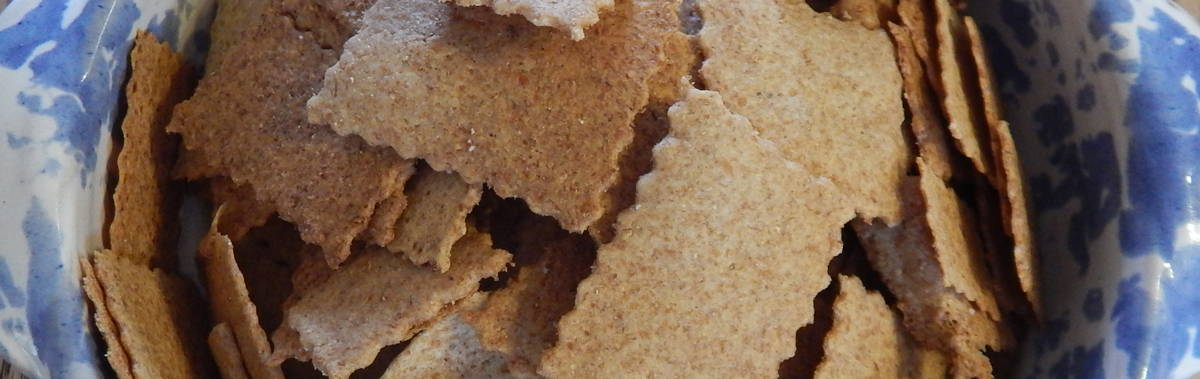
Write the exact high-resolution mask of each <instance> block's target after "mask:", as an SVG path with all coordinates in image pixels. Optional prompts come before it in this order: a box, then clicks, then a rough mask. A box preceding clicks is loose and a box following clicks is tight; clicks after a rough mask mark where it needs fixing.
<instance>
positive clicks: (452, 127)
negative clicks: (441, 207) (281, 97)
mask: <svg viewBox="0 0 1200 379" xmlns="http://www.w3.org/2000/svg"><path fill="white" fill-rule="evenodd" d="M676 4H678V3H677V2H676V1H651V0H621V1H618V2H617V3H616V5H615V6H614V9H613V10H611V11H609V12H608V13H606V15H605V17H604V18H603V19H602V20H600V22H599V23H597V24H596V25H595V26H593V27H592V28H591V30H592V32H591V35H590V36H589V37H588V38H587V39H584V40H582V41H571V40H570V39H568V38H566V36H563V35H561V34H560V33H558V32H557V31H553V30H547V29H542V28H537V27H535V26H533V25H529V24H528V23H525V22H524V21H522V20H513V19H511V18H504V17H501V16H497V15H494V14H488V13H484V14H482V15H475V16H477V18H482V19H483V20H477V19H475V18H468V17H462V16H461V15H460V13H462V12H464V9H458V8H455V7H453V6H450V5H446V4H442V3H440V2H438V1H437V0H415V1H410V0H382V1H380V2H378V3H376V5H375V6H374V7H372V8H371V9H370V10H368V11H367V15H366V16H364V25H365V26H364V28H363V30H362V31H361V32H360V33H358V34H357V35H356V36H354V38H352V39H351V40H350V41H348V42H347V48H346V52H345V53H344V54H342V57H341V60H339V61H338V63H337V65H335V66H333V67H332V68H330V69H329V71H328V72H327V73H326V75H325V86H324V88H323V89H322V90H321V92H320V93H319V94H317V96H314V97H313V98H312V99H311V100H309V103H308V115H309V120H310V121H313V122H318V123H330V124H331V125H332V127H333V129H334V130H337V131H338V132H339V133H342V134H356V135H360V136H362V137H363V138H365V139H366V140H367V141H368V142H370V143H372V144H378V145H387V146H391V147H392V148H394V149H395V150H396V151H397V152H399V154H400V155H401V156H403V157H406V158H423V159H425V160H426V162H428V163H429V165H430V166H431V167H433V169H435V170H438V171H453V172H456V173H458V174H459V175H461V176H462V177H463V179H464V180H465V181H466V182H468V183H471V184H480V183H483V182H486V183H487V184H488V185H489V186H490V187H491V188H492V189H493V190H494V191H495V192H496V193H497V194H498V195H500V196H502V197H520V198H522V199H524V200H525V201H526V202H528V204H529V208H530V209H531V210H533V211H534V212H536V213H538V214H543V215H549V216H553V217H555V218H556V219H558V220H559V222H560V223H561V224H562V225H563V226H564V228H566V229H568V230H571V231H576V232H580V231H583V230H584V229H586V228H587V227H588V226H589V225H590V224H591V223H592V222H593V221H595V220H596V219H597V218H598V217H600V214H601V212H603V208H602V202H601V196H602V195H603V193H604V191H605V190H607V189H608V187H609V186H610V185H611V184H612V182H613V181H614V180H615V179H616V176H617V170H618V168H617V159H618V155H619V154H620V152H621V151H622V150H623V149H624V147H625V146H626V145H628V144H629V141H630V140H631V139H632V135H633V131H632V129H631V128H630V125H631V124H632V123H633V118H634V116H635V115H636V114H637V113H638V112H639V111H640V110H641V109H642V107H643V106H645V105H646V103H647V101H648V100H647V98H648V91H649V90H648V82H649V81H650V80H651V78H652V77H653V76H654V75H655V74H656V73H657V72H659V70H660V66H662V65H663V63H664V62H663V49H664V47H663V45H664V44H665V43H666V42H665V40H666V38H667V35H668V34H669V33H671V32H674V31H675V30H676V28H677V27H678V20H677V16H676V14H675V5H676ZM598 63H603V64H598ZM397 104H403V106H397ZM564 157H586V158H587V159H564Z"/></svg>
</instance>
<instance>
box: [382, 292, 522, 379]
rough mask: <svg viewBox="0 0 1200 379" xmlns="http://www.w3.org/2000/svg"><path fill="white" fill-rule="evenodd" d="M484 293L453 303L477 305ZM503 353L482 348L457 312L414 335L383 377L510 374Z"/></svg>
mask: <svg viewBox="0 0 1200 379" xmlns="http://www.w3.org/2000/svg"><path fill="white" fill-rule="evenodd" d="M484 298H485V296H484V295H483V294H479V293H477V294H475V295H472V296H471V297H468V298H466V299H463V300H462V301H461V302H460V304H455V307H459V308H462V309H464V310H466V309H472V308H475V307H478V306H479V305H480V304H481V303H482V302H483V301H484ZM507 364H508V358H507V357H506V355H505V354H503V353H499V352H496V351H493V350H489V349H487V348H485V347H484V346H483V345H482V344H481V343H480V342H479V334H478V333H477V332H476V331H475V329H474V328H472V327H471V325H470V324H468V323H467V322H465V321H463V319H462V317H461V316H460V313H454V314H451V315H448V316H446V317H443V318H442V319H441V320H438V321H437V322H435V323H433V325H432V326H430V327H429V328H428V329H425V330H424V331H422V332H421V334H418V335H417V336H416V337H413V339H412V341H411V342H409V344H408V347H405V348H404V351H403V352H401V353H400V355H399V356H397V357H396V359H395V360H393V361H392V363H391V364H389V365H388V369H387V371H386V372H384V374H383V378H384V379H392V378H395V379H399V378H467V377H472V378H482V377H486V378H505V377H513V375H512V374H510V373H509V370H508V368H507Z"/></svg>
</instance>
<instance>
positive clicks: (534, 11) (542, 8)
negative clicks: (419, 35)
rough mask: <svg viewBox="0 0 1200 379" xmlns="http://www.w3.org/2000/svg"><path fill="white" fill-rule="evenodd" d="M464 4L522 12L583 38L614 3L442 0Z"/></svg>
mask: <svg viewBox="0 0 1200 379" xmlns="http://www.w3.org/2000/svg"><path fill="white" fill-rule="evenodd" d="M441 1H443V2H449V3H454V4H457V5H459V6H464V7H478V6H486V7H490V8H492V11H494V12H496V14H499V15H502V16H505V15H511V14H516V15H521V16H522V17H524V18H525V19H526V20H529V22H530V23H532V24H534V25H537V26H545V27H551V28H555V29H558V30H560V31H564V32H567V33H568V34H570V36H571V39H573V40H576V41H579V40H582V39H583V38H584V33H583V30H584V29H585V28H588V27H591V26H592V25H595V24H596V22H598V21H600V13H601V12H604V11H606V10H608V9H611V8H612V7H613V0H441Z"/></svg>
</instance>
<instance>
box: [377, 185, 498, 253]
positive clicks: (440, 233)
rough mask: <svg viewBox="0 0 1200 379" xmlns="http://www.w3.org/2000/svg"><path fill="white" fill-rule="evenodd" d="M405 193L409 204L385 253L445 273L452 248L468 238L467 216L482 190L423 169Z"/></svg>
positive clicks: (398, 221)
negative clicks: (430, 266)
mask: <svg viewBox="0 0 1200 379" xmlns="http://www.w3.org/2000/svg"><path fill="white" fill-rule="evenodd" d="M405 192H406V193H407V196H408V198H409V201H410V202H411V204H409V207H408V209H406V210H405V211H404V213H403V214H401V215H400V219H399V220H397V222H396V223H395V224H394V225H393V226H392V227H393V228H394V230H395V236H396V237H395V239H393V240H392V241H391V242H390V243H388V244H387V249H388V250H389V251H392V252H396V253H403V254H404V256H405V257H408V259H409V260H411V261H412V262H413V263H415V264H418V265H424V264H432V265H433V266H434V267H436V268H437V269H438V271H441V272H446V271H447V270H449V269H450V250H451V247H453V246H454V242H455V241H458V239H459V238H462V236H463V235H465V234H467V214H468V213H470V212H471V209H473V208H475V204H479V197H480V196H482V194H483V189H482V188H481V186H480V185H478V184H467V183H466V182H464V181H463V180H462V178H461V177H459V176H458V175H456V174H454V173H447V172H440V171H435V170H433V169H430V168H429V167H425V166H422V167H421V169H420V171H419V172H417V175H416V176H415V177H413V183H412V184H411V186H410V187H409V188H408V189H406V190H405Z"/></svg>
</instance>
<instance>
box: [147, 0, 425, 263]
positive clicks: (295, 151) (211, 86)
mask: <svg viewBox="0 0 1200 379" xmlns="http://www.w3.org/2000/svg"><path fill="white" fill-rule="evenodd" d="M310 1H311V0H300V1H291V2H287V3H284V2H283V1H282V0H273V1H272V2H271V3H270V4H268V5H267V9H266V11H264V12H263V15H262V19H261V20H260V21H259V23H258V25H257V27H256V28H255V29H254V30H253V32H252V33H253V35H254V38H245V39H242V40H241V42H240V43H238V44H237V46H234V47H232V48H231V50H230V51H229V53H228V54H227V59H225V60H224V61H222V67H223V68H222V69H219V70H216V71H214V72H210V73H208V75H206V76H205V78H204V79H203V80H201V81H200V86H199V88H197V90H196V93H195V95H194V96H193V97H192V98H191V99H190V100H188V101H186V102H184V103H182V104H180V105H179V106H177V107H176V109H175V115H174V118H173V119H172V121H171V125H170V126H169V127H168V130H170V131H172V132H175V133H180V134H181V135H182V136H183V142H184V144H185V145H186V147H187V149H188V150H189V151H195V152H199V153H200V154H199V156H200V157H203V158H206V159H208V160H209V162H208V163H209V165H211V166H213V167H215V168H218V169H219V170H220V171H221V174H223V175H225V176H229V177H230V178H231V179H233V181H234V183H237V184H239V185H249V186H250V187H251V188H252V189H253V190H254V193H255V194H256V195H258V198H259V199H261V200H262V201H263V202H264V203H267V204H269V205H271V206H272V207H273V208H275V210H276V211H277V212H278V213H279V216H280V217H281V218H283V219H285V220H288V221H291V222H293V223H295V224H296V225H297V227H298V228H299V230H300V232H301V235H302V236H303V237H304V240H305V241H308V242H311V243H313V244H316V245H318V246H320V247H321V248H322V249H323V250H324V251H325V253H326V255H327V256H326V260H327V262H328V263H329V264H331V265H336V264H338V263H339V262H341V261H342V260H343V259H345V257H346V256H347V255H349V253H350V243H351V241H352V240H353V239H354V238H355V237H356V236H357V235H358V234H359V233H360V232H362V231H363V230H364V229H365V228H366V227H367V223H368V222H369V219H370V217H371V216H372V214H373V213H374V210H375V208H376V205H377V204H378V203H379V202H380V201H382V200H384V198H385V197H386V196H387V194H389V193H391V189H390V187H392V186H394V185H395V184H396V182H397V180H396V179H397V176H398V175H400V173H401V172H403V170H405V169H406V167H407V166H408V165H410V164H411V163H410V162H408V161H405V160H401V159H399V158H398V157H396V156H395V155H394V154H392V153H390V152H388V151H386V150H384V149H379V148H372V147H369V146H367V145H366V144H365V143H364V142H363V141H361V140H358V139H355V138H345V137H342V136H339V135H337V134H336V133H334V132H333V131H331V130H329V129H328V128H327V127H325V126H322V125H314V124H310V123H307V122H305V121H304V114H303V113H304V112H303V107H304V102H305V101H306V100H307V99H308V97H309V96H311V95H312V94H313V93H314V92H316V88H317V87H318V86H319V85H320V80H321V74H322V73H323V72H324V70H325V68H326V67H328V66H330V65H332V64H333V63H334V61H335V60H336V59H337V52H336V50H334V49H325V48H324V46H325V45H330V44H335V43H339V41H338V40H337V39H336V37H337V36H336V34H338V33H343V32H342V31H341V29H342V28H343V26H341V25H340V24H336V23H334V21H330V20H326V18H324V17H326V16H327V15H326V14H325V13H321V14H318V15H309V13H311V12H316V11H313V10H308V8H311V7H315V5H313V4H310V3H309V2H310ZM322 4H325V3H322ZM306 5H307V6H308V8H306V7H305V6H306ZM293 8H294V9H293ZM322 12H324V11H322ZM338 14H340V13H338ZM314 20H316V21H314ZM321 20H324V21H322V22H317V21H321ZM301 21H306V22H309V23H310V24H311V25H299V24H297V23H299V22H301ZM302 26H303V28H302ZM300 29H303V30H300ZM331 30H332V31H331ZM322 33H324V34H334V36H333V37H327V36H323V34H322ZM230 141H237V142H236V143H230Z"/></svg>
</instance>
